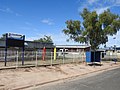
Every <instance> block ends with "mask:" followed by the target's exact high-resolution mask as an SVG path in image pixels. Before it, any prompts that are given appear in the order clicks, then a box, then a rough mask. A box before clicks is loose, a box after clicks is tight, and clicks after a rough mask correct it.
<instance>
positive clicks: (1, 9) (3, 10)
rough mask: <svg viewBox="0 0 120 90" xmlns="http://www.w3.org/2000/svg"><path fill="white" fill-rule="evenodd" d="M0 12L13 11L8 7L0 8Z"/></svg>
mask: <svg viewBox="0 0 120 90" xmlns="http://www.w3.org/2000/svg"><path fill="white" fill-rule="evenodd" d="M0 11H1V12H5V13H13V11H12V10H11V9H10V8H4V9H3V8H0Z"/></svg>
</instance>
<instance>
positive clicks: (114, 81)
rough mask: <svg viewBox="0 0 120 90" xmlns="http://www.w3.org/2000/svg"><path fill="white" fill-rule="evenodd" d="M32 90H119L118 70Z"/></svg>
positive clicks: (119, 75)
mask: <svg viewBox="0 0 120 90" xmlns="http://www.w3.org/2000/svg"><path fill="white" fill-rule="evenodd" d="M33 90H120V68H118V69H114V70H111V71H106V72H103V73H100V74H98V75H92V76H89V77H85V78H83V79H81V78H77V79H72V80H67V81H64V82H60V83H54V84H51V85H44V86H39V87H36V88H34V89H33Z"/></svg>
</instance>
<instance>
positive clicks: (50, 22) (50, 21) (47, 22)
mask: <svg viewBox="0 0 120 90" xmlns="http://www.w3.org/2000/svg"><path fill="white" fill-rule="evenodd" d="M41 22H42V23H44V24H47V25H54V22H53V20H51V19H43V20H41Z"/></svg>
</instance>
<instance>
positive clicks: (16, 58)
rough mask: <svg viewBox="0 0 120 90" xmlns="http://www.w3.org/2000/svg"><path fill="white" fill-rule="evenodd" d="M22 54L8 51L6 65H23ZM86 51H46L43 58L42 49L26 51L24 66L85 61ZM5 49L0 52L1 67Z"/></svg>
mask: <svg viewBox="0 0 120 90" xmlns="http://www.w3.org/2000/svg"><path fill="white" fill-rule="evenodd" d="M22 54H23V52H19V51H8V52H7V65H6V67H11V66H15V67H20V66H22ZM85 58H86V56H85V52H56V53H54V52H46V53H45V55H44V59H43V52H40V51H25V52H24V66H39V65H53V64H65V63H78V62H84V61H85ZM4 59H5V51H1V52H0V67H4V63H5V62H4V61H5V60H4Z"/></svg>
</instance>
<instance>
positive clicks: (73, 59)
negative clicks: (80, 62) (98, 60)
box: [72, 53, 75, 63]
mask: <svg viewBox="0 0 120 90" xmlns="http://www.w3.org/2000/svg"><path fill="white" fill-rule="evenodd" d="M72 58H73V63H74V62H75V61H74V54H73V53H72Z"/></svg>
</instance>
